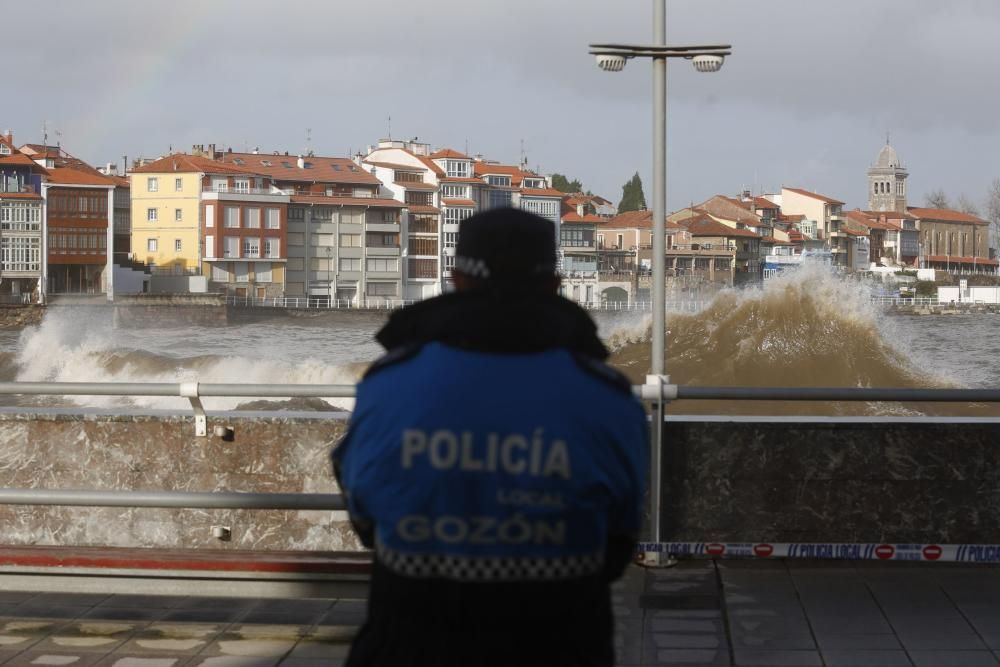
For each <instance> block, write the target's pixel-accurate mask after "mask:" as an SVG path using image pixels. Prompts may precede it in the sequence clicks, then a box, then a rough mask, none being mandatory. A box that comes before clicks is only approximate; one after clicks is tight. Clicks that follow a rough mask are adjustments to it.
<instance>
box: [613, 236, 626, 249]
mask: <svg viewBox="0 0 1000 667" xmlns="http://www.w3.org/2000/svg"><path fill="white" fill-rule="evenodd" d="M617 239H618V240H617V242H616V244H615V247H616V248H618V249H619V250H621V249H623V248H624V247H625V236H624V235H622V234H618V237H617Z"/></svg>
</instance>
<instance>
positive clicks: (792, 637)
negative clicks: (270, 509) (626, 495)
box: [0, 561, 1000, 667]
mask: <svg viewBox="0 0 1000 667" xmlns="http://www.w3.org/2000/svg"><path fill="white" fill-rule="evenodd" d="M0 583H2V582H0ZM614 602H615V613H616V616H617V626H618V627H617V634H616V647H617V652H618V661H619V664H620V665H630V666H631V665H636V666H638V665H689V666H690V665H739V666H743V665H755V666H761V665H765V666H774V667H779V666H780V667H796V666H810V667H812V666H816V665H828V666H830V667H841V666H850V667H867V666H874V667H893V666H895V665H909V666H913V667H925V666H926V667H954V666H964V665H994V666H1000V659H998V658H1000V569H998V568H995V567H971V566H954V565H949V564H922V565H921V564H916V565H910V564H906V563H845V562H819V563H817V562H812V563H803V562H784V561H755V562H750V561H744V562H740V561H729V562H712V561H690V562H685V563H681V564H680V565H679V566H677V567H675V568H670V569H664V570H640V569H638V568H633V569H631V570H630V571H629V572H628V574H627V575H626V577H625V578H624V580H623V581H621V582H619V583H618V584H616V585H615V589H614ZM364 605H365V603H364V601H363V600H334V599H302V600H258V599H248V598H198V597H168V596H154V595H94V594H57V593H14V592H0V665H3V666H4V667H7V666H16V667H20V666H27V665H33V666H42V667H274V666H275V665H279V664H280V665H282V666H283V667H321V666H322V667H337V666H338V665H341V664H342V662H343V660H344V657H345V656H346V655H347V650H348V645H349V641H350V639H351V637H352V636H353V635H354V633H355V632H356V631H357V626H358V625H359V624H360V623H361V621H362V618H363V616H364Z"/></svg>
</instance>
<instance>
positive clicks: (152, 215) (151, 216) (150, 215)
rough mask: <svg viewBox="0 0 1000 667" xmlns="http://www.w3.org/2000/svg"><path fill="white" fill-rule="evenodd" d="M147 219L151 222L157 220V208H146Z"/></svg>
mask: <svg viewBox="0 0 1000 667" xmlns="http://www.w3.org/2000/svg"><path fill="white" fill-rule="evenodd" d="M146 220H148V221H149V222H156V209H155V208H147V209H146Z"/></svg>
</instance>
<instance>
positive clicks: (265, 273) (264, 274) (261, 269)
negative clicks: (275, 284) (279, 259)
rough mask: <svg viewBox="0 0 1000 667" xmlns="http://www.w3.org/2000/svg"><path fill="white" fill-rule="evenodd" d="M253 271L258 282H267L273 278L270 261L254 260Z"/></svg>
mask: <svg viewBox="0 0 1000 667" xmlns="http://www.w3.org/2000/svg"><path fill="white" fill-rule="evenodd" d="M253 272H254V275H255V276H256V279H257V282H259V283H269V282H272V281H273V280H274V278H273V277H272V275H271V262H256V263H255V264H254V265H253Z"/></svg>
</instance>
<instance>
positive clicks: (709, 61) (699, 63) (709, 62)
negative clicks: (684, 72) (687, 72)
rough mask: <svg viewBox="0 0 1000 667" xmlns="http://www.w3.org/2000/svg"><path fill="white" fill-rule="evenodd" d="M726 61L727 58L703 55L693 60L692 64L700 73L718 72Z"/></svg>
mask: <svg viewBox="0 0 1000 667" xmlns="http://www.w3.org/2000/svg"><path fill="white" fill-rule="evenodd" d="M725 60H726V57H725V56H710V55H701V56H695V57H694V58H692V59H691V63H692V64H693V65H694V68H695V69H696V70H698V71H699V72H718V71H719V70H720V69H722V63H723V62H725Z"/></svg>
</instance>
